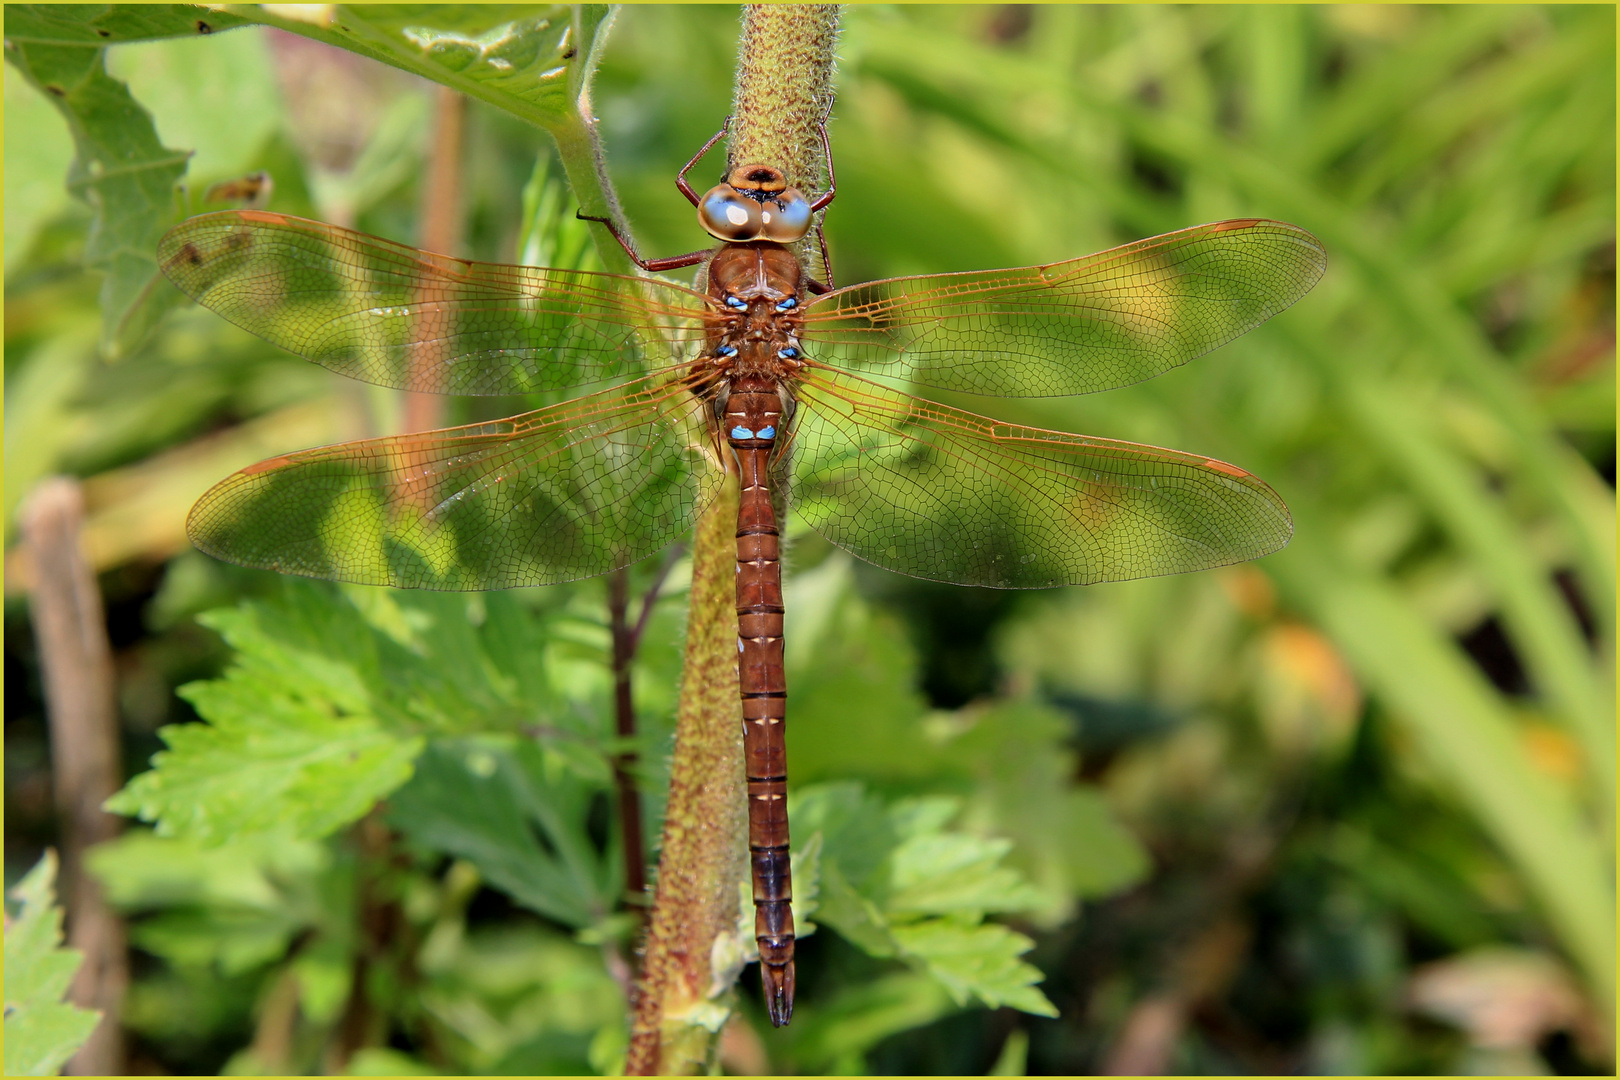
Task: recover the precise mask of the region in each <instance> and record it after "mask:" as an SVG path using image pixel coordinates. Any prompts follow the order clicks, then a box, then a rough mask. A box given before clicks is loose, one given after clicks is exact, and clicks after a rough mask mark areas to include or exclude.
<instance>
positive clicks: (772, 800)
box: [721, 379, 793, 1027]
mask: <svg viewBox="0 0 1620 1080" xmlns="http://www.w3.org/2000/svg"><path fill="white" fill-rule="evenodd" d="M754 381H755V380H752V379H747V380H743V379H739V380H737V381H736V382H735V383H734V384H733V388H732V392H731V394H730V395H729V396H728V397H727V399H726V408H725V412H724V415H723V416H722V418H721V423H722V424H723V425H724V428H725V435H726V441H727V442H728V443H729V444H730V446H731V448H732V451H733V452H734V453H735V454H736V456H737V467H738V474H739V480H740V483H741V487H742V498H741V501H740V502H739V504H738V507H737V652H738V656H737V675H738V683H739V685H740V687H741V690H742V712H743V760H744V768H745V771H746V773H747V777H748V855H749V862H750V864H751V868H752V870H753V884H754V939H755V941H756V943H757V944H758V946H759V959H760V974H761V978H762V979H763V980H764V983H765V1005H766V1009H767V1010H768V1011H769V1013H770V1017H771V1023H772V1024H774V1025H776V1026H777V1027H781V1026H782V1025H783V1024H786V1023H787V1022H788V1018H789V1017H791V1016H792V1015H793V906H792V901H793V877H792V871H791V867H790V864H789V847H788V816H787V742H786V739H785V737H784V736H785V733H786V731H785V729H786V727H787V673H786V671H785V670H784V668H783V664H782V611H783V608H782V563H781V560H780V555H781V539H780V536H779V534H778V532H777V524H776V510H775V508H774V507H773V506H772V505H771V491H770V458H771V452H772V451H773V450H774V448H775V442H776V436H777V434H778V429H779V428H780V426H781V420H782V399H781V396H780V395H779V394H778V393H777V392H776V391H775V389H774V388H769V387H768V386H767V385H765V382H766V381H765V380H760V381H761V385H760V386H759V387H757V388H755V387H754V386H753V385H752V383H753V382H754ZM739 385H741V386H747V389H738V387H739Z"/></svg>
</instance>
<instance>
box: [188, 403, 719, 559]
mask: <svg viewBox="0 0 1620 1080" xmlns="http://www.w3.org/2000/svg"><path fill="white" fill-rule="evenodd" d="M710 446H711V442H710V437H709V435H708V431H707V427H706V424H705V421H704V406H703V403H702V402H700V401H699V400H698V399H697V398H695V397H693V396H692V395H691V394H690V393H689V392H688V391H687V390H685V389H684V388H682V387H681V386H680V385H679V384H678V383H671V382H668V381H662V380H655V379H650V378H649V379H641V380H637V381H635V382H632V383H630V384H627V385H625V386H622V387H616V388H614V389H612V390H608V391H603V392H601V393H597V394H591V395H588V396H586V397H582V398H578V399H576V400H574V401H570V402H565V403H564V404H561V405H557V406H553V407H551V408H546V409H541V410H538V411H536V412H531V413H526V414H524V415H522V416H516V417H512V418H511V419H508V420H501V421H497V422H495V423H489V424H474V425H471V426H468V427H461V428H449V429H447V430H444V431H432V432H424V433H421V434H416V435H398V436H393V437H390V438H383V439H368V440H366V441H363V442H353V443H345V444H343V445H341V446H330V447H324V448H321V449H317V450H305V451H303V452H301V453H296V454H288V455H286V456H284V457H278V458H272V459H270V460H269V461H264V462H260V463H259V464H257V465H254V466H252V467H251V468H248V469H244V470H242V471H241V472H239V473H236V474H235V475H234V476H231V477H228V478H227V479H225V480H224V481H222V482H220V483H219V484H217V485H215V486H214V488H213V489H212V490H210V491H209V492H208V493H207V494H206V495H204V496H203V497H202V499H201V500H200V501H199V502H198V503H197V505H196V506H195V507H194V508H193V509H192V511H191V517H190V519H189V521H188V522H187V524H186V528H187V531H188V532H189V533H190V534H191V540H192V543H194V544H196V546H197V547H198V548H199V549H201V550H202V551H205V552H207V553H208V554H210V555H213V556H215V557H217V558H221V559H224V560H226V561H228V562H234V563H239V564H241V565H243V566H255V567H261V568H263V569H267V570H277V571H280V572H282V573H288V574H301V575H303V576H305V577H317V578H328V579H331V580H335V581H352V582H358V583H360V584H365V585H393V586H397V587H400V588H417V589H456V590H470V589H504V588H510V587H512V586H517V585H549V584H554V583H556V582H559V581H571V580H573V579H576V578H582V577H590V576H592V575H595V574H602V573H606V572H607V571H609V570H613V569H616V568H618V567H621V566H625V565H627V564H629V563H632V562H635V561H636V560H638V559H641V558H644V557H646V556H648V555H651V554H653V553H654V552H656V551H658V550H659V549H660V548H662V547H664V546H665V545H667V544H669V543H670V542H672V541H673V540H675V539H677V538H679V537H680V536H681V535H682V534H683V533H684V532H686V530H687V529H688V528H689V527H690V526H691V524H692V522H693V521H694V520H695V518H696V516H697V514H698V513H700V512H701V511H702V509H703V508H704V507H705V506H707V505H708V504H709V502H710V500H711V499H713V497H714V494H715V492H716V490H717V487H718V484H719V483H720V481H721V480H722V478H723V475H724V474H723V472H722V471H721V470H720V468H719V467H718V466H717V465H716V464H715V463H714V458H713V451H712V450H711V449H710Z"/></svg>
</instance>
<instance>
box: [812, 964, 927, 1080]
mask: <svg viewBox="0 0 1620 1080" xmlns="http://www.w3.org/2000/svg"><path fill="white" fill-rule="evenodd" d="M956 1008H957V1004H956V1002H954V1001H953V1000H952V999H951V995H950V994H949V993H948V992H947V991H946V989H945V987H944V986H943V985H942V984H941V983H940V982H939V981H938V980H936V979H932V978H930V977H928V976H927V975H922V974H918V973H916V972H911V971H897V972H894V973H892V974H888V975H883V976H880V977H879V978H876V979H872V980H870V981H863V982H859V983H856V984H855V985H853V986H850V987H848V988H846V989H843V990H841V991H840V992H839V993H838V994H837V996H835V997H834V998H833V999H832V1001H830V1002H828V1003H827V1004H824V1005H823V1004H811V1003H808V1002H807V1003H806V1004H805V1005H803V1006H801V1007H800V1008H799V1009H798V1011H796V1012H795V1013H794V1015H793V1025H792V1026H791V1027H789V1028H788V1029H787V1030H786V1031H785V1032H783V1033H782V1034H785V1035H786V1036H787V1037H788V1040H789V1042H790V1045H791V1053H792V1056H793V1058H794V1060H795V1062H796V1063H797V1064H799V1065H800V1066H801V1067H802V1069H803V1071H806V1072H809V1071H821V1072H825V1073H831V1074H834V1075H845V1076H850V1075H860V1074H862V1073H865V1072H867V1071H868V1070H867V1069H866V1063H865V1061H864V1060H863V1058H862V1055H864V1054H865V1053H866V1052H867V1051H868V1050H870V1049H871V1048H872V1047H874V1046H876V1045H877V1044H878V1043H880V1042H882V1041H883V1040H884V1039H886V1038H888V1037H889V1036H891V1035H895V1034H898V1033H900V1032H902V1031H910V1030H911V1029H913V1028H919V1027H922V1026H923V1025H925V1024H931V1023H933V1022H934V1021H935V1020H938V1019H940V1018H942V1017H944V1016H948V1015H950V1013H952V1012H954V1011H955V1009H956Z"/></svg>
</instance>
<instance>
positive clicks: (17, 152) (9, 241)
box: [5, 66, 73, 272]
mask: <svg viewBox="0 0 1620 1080" xmlns="http://www.w3.org/2000/svg"><path fill="white" fill-rule="evenodd" d="M5 80H6V81H5V110H6V113H5V116H6V132H5V139H6V158H5V160H6V175H5V196H6V199H5V237H6V251H5V260H6V269H7V270H10V271H13V272H14V271H15V269H16V268H17V267H18V266H19V265H21V263H22V260H23V257H24V256H26V255H27V254H28V252H29V249H30V248H32V247H33V244H34V239H35V237H36V236H37V235H38V233H39V231H40V230H41V229H42V228H44V227H45V224H46V223H47V222H48V221H50V220H51V219H52V218H54V217H55V216H56V215H57V214H60V213H61V212H62V211H63V210H64V209H66V208H67V206H68V194H67V191H66V190H65V189H64V188H63V187H62V177H63V176H65V175H67V171H68V166H69V164H71V163H72V161H73V140H72V138H71V137H70V136H69V135H68V133H67V129H66V128H64V127H63V126H62V120H61V118H60V117H59V116H57V115H56V110H55V109H53V108H52V107H51V104H50V102H49V101H48V100H47V99H46V96H45V95H44V94H42V93H40V92H39V91H38V90H36V89H35V88H34V87H33V86H31V85H30V84H29V82H28V80H26V79H24V78H23V77H22V75H21V74H20V73H19V72H18V71H17V69H16V68H15V67H11V66H7V67H6V69H5Z"/></svg>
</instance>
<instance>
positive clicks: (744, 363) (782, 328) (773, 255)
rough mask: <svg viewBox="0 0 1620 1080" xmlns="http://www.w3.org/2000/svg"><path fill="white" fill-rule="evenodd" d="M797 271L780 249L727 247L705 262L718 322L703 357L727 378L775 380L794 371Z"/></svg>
mask: <svg viewBox="0 0 1620 1080" xmlns="http://www.w3.org/2000/svg"><path fill="white" fill-rule="evenodd" d="M801 273H802V271H801V270H800V267H799V263H798V260H797V259H795V258H794V256H793V253H792V252H791V251H789V250H788V249H787V248H785V247H783V246H782V245H780V244H773V243H769V242H765V241H756V242H754V243H748V244H728V245H726V246H725V247H723V248H721V249H720V251H719V252H717V253H716V254H715V256H714V258H713V259H712V260H711V261H710V263H709V295H710V296H711V297H712V298H713V299H714V301H715V303H716V308H717V309H718V317H717V318H715V319H714V320H713V321H712V322H711V324H710V331H709V333H710V342H709V355H710V356H711V357H713V359H714V362H715V365H716V366H717V367H719V368H721V369H722V370H723V371H724V372H725V373H726V375H727V376H728V377H732V376H736V375H741V374H744V373H751V374H760V375H765V376H774V377H781V376H784V375H787V374H789V373H791V372H793V371H795V370H797V369H798V368H799V366H800V359H799V356H800V354H799V332H800V331H801V330H802V329H803V326H804V315H803V313H802V310H801V307H800V303H799V282H800V278H801Z"/></svg>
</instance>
